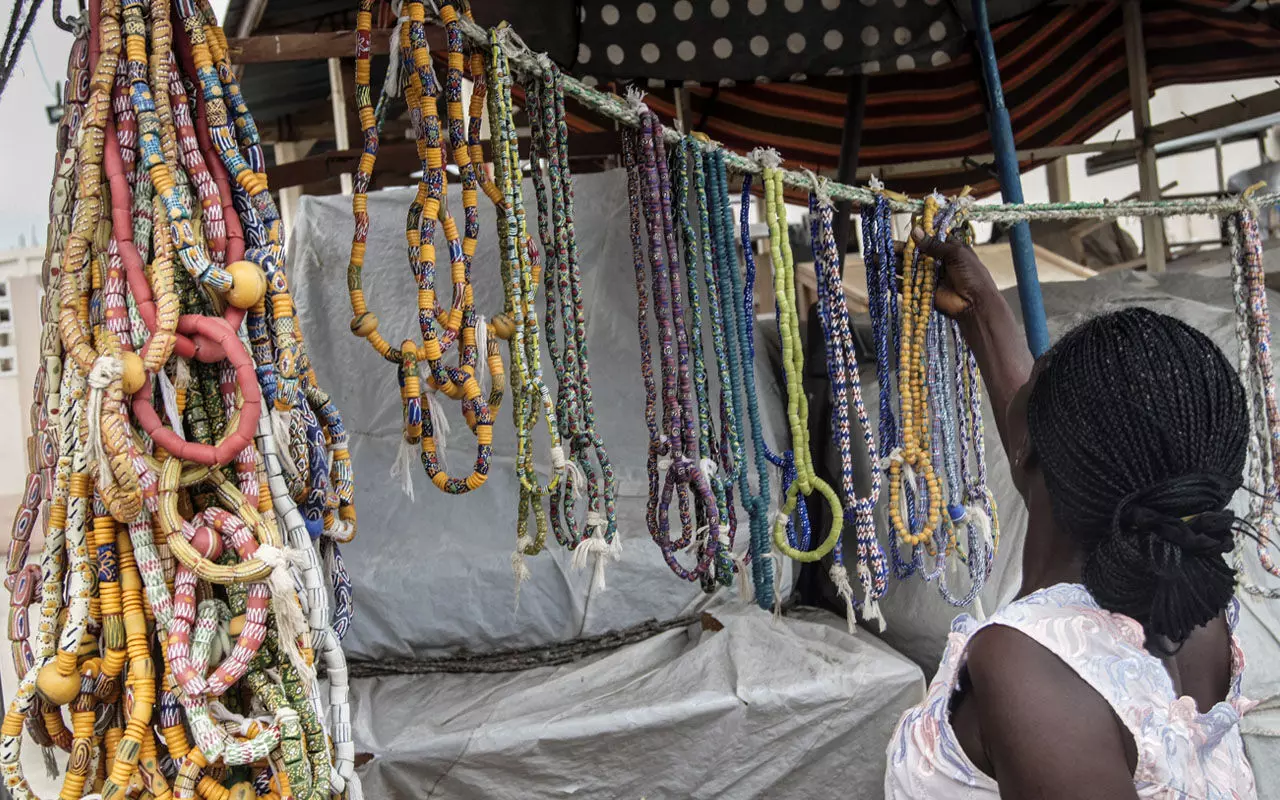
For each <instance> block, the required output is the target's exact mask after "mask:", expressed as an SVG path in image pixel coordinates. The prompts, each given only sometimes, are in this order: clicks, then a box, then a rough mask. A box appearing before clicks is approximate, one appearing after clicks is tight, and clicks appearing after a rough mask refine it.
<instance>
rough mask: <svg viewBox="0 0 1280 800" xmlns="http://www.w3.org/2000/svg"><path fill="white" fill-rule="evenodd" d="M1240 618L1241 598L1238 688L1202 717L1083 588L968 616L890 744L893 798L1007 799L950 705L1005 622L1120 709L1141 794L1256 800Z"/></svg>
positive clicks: (1234, 652)
mask: <svg viewBox="0 0 1280 800" xmlns="http://www.w3.org/2000/svg"><path fill="white" fill-rule="evenodd" d="M1238 618H1239V605H1238V603H1237V602H1236V601H1235V600H1234V599H1232V601H1231V605H1230V606H1229V607H1228V609H1227V624H1228V626H1229V627H1230V630H1231V683H1230V688H1229V690H1228V692H1227V699H1226V700H1224V701H1222V702H1220V703H1217V704H1216V705H1215V706H1214V707H1213V708H1211V709H1210V710H1209V711H1208V712H1207V713H1204V714H1201V713H1200V712H1199V711H1198V710H1197V708H1196V704H1195V700H1193V699H1192V698H1191V697H1177V696H1176V695H1175V694H1174V689H1173V681H1172V680H1171V679H1170V678H1169V674H1168V672H1166V671H1165V668H1164V665H1163V663H1161V661H1160V660H1159V659H1158V658H1155V657H1154V656H1152V655H1150V654H1149V653H1148V652H1147V651H1146V650H1145V649H1144V648H1143V640H1144V635H1143V631H1142V626H1141V625H1140V624H1139V623H1138V622H1137V621H1136V620H1134V619H1132V618H1130V617H1127V616H1124V615H1122V614H1113V613H1111V612H1109V611H1106V610H1104V609H1102V608H1100V607H1099V606H1098V604H1097V602H1096V601H1095V600H1094V599H1093V596H1092V595H1090V594H1089V592H1088V590H1086V589H1085V588H1084V586H1081V585H1079V584H1067V583H1063V584H1058V585H1056V586H1050V587H1049V588H1047V589H1041V590H1040V591H1037V592H1034V593H1032V594H1030V595H1028V596H1027V597H1024V598H1022V599H1021V600H1017V601H1015V602H1013V603H1011V604H1009V605H1008V606H1006V607H1005V608H1003V609H1001V610H1000V611H997V612H996V613H995V614H993V615H992V616H991V618H990V619H988V620H987V621H986V622H982V623H979V622H978V621H977V620H975V619H974V618H973V617H971V616H969V615H968V614H962V615H960V616H959V617H957V618H956V620H955V622H954V623H952V625H951V634H950V636H949V637H948V641H947V649H946V652H945V653H944V654H943V656H942V664H941V666H940V667H939V668H938V674H937V675H936V676H935V677H934V679H933V683H932V684H930V686H929V692H928V694H927V695H926V696H925V699H924V702H923V703H921V704H920V705H918V706H916V707H915V708H912V709H910V710H908V711H907V712H906V713H905V714H903V716H902V720H901V721H900V722H899V723H898V729H897V731H896V732H895V733H894V735H893V739H892V740H891V741H890V744H889V751H888V760H889V763H888V768H887V769H886V772H885V780H884V788H885V797H886V798H889V800H922V799H923V798H948V799H950V798H970V799H972V800H978V799H979V798H981V799H982V800H988V799H990V800H998V798H999V797H1000V789H999V787H998V786H997V785H996V782H995V781H994V780H992V779H991V778H990V777H989V776H988V775H986V774H985V773H984V772H982V771H981V770H980V769H978V768H977V767H975V766H974V765H973V763H972V762H971V761H970V760H969V757H968V756H967V755H966V754H965V752H964V749H963V748H962V747H961V746H960V742H959V741H958V740H957V739H956V735H955V731H954V730H952V728H951V720H950V704H951V698H952V695H953V693H954V692H955V689H956V687H957V685H958V682H959V675H960V670H961V668H962V667H963V666H964V662H965V652H966V649H967V647H968V644H969V639H970V638H971V637H972V636H973V635H974V634H975V633H977V632H978V631H979V630H981V629H982V628H984V627H986V626H987V625H1006V626H1008V627H1010V628H1014V629H1016V630H1019V631H1021V632H1022V633H1023V634H1025V635H1027V636H1029V637H1031V638H1032V639H1034V640H1035V641H1037V642H1039V643H1040V645H1041V646H1043V647H1045V648H1047V649H1048V650H1049V651H1050V652H1052V653H1054V654H1055V655H1057V656H1058V657H1059V658H1060V659H1062V661H1063V662H1065V663H1066V664H1067V665H1068V666H1069V667H1071V669H1073V670H1075V672H1076V674H1078V675H1079V676H1080V677H1081V678H1083V679H1084V681H1085V682H1086V683H1088V684H1089V685H1090V686H1092V687H1093V689H1094V690H1095V691H1097V692H1098V694H1100V695H1102V697H1103V698H1104V699H1105V700H1106V701H1107V703H1108V704H1110V706H1111V708H1112V709H1114V710H1115V712H1116V715H1117V716H1118V717H1119V719H1120V721H1121V722H1122V723H1123V724H1124V726H1125V727H1126V728H1127V729H1128V730H1129V732H1130V733H1131V734H1132V735H1133V740H1134V742H1135V744H1136V745H1137V750H1138V766H1137V769H1136V770H1135V771H1134V776H1133V782H1134V786H1135V787H1136V788H1137V790H1138V796H1139V797H1141V798H1159V800H1184V799H1185V800H1190V799H1192V798H1195V799H1196V800H1200V799H1201V798H1215V800H1216V798H1223V800H1227V799H1230V800H1254V798H1256V797H1257V790H1256V788H1255V787H1254V781H1253V770H1252V768H1251V767H1250V766H1249V762H1248V759H1247V758H1246V757H1245V753H1244V742H1243V740H1242V739H1241V736H1240V718H1241V716H1243V715H1244V714H1245V712H1247V711H1249V710H1250V709H1251V708H1253V706H1254V705H1255V703H1253V702H1251V701H1249V700H1247V699H1245V697H1244V696H1243V695H1242V694H1241V693H1240V682H1241V677H1242V675H1243V673H1244V652H1243V651H1242V650H1241V649H1240V642H1239V640H1238V639H1237V638H1236V634H1235V629H1236V623H1237V620H1238Z"/></svg>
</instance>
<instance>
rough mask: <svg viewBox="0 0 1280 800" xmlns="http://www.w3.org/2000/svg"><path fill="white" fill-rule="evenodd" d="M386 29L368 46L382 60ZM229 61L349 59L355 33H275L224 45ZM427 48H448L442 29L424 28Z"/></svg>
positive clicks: (388, 33) (386, 48) (386, 43)
mask: <svg viewBox="0 0 1280 800" xmlns="http://www.w3.org/2000/svg"><path fill="white" fill-rule="evenodd" d="M390 36H391V29H390V28H379V29H376V30H374V31H373V33H372V36H371V39H370V43H371V44H372V46H373V50H372V52H373V54H374V55H379V56H385V55H386V54H387V53H389V52H391V50H390V47H389V45H390V38H389V37H390ZM227 46H228V49H229V50H230V53H231V61H232V63H235V64H267V63H271V62H277V61H323V60H325V59H330V58H351V57H354V56H355V54H356V32H355V31H318V32H316V33H277V34H271V35H262V36H248V37H245V38H243V39H231V40H230V41H228V42H227ZM427 46H428V47H430V48H431V49H432V50H444V49H445V48H446V47H447V46H448V42H447V41H446V39H445V32H444V29H443V28H437V27H436V26H434V25H428V26H427Z"/></svg>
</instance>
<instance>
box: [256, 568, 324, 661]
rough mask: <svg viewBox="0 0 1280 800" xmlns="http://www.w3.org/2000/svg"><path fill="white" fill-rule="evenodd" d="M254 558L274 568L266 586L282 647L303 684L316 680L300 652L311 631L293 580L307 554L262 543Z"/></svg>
mask: <svg viewBox="0 0 1280 800" xmlns="http://www.w3.org/2000/svg"><path fill="white" fill-rule="evenodd" d="M254 556H255V557H257V558H258V559H259V560H261V561H262V563H264V564H266V565H267V566H269V567H271V575H270V576H269V577H268V578H267V586H268V587H269V588H270V589H271V610H272V611H273V612H274V613H275V617H276V627H277V629H278V631H279V637H278V638H279V640H280V647H281V649H282V650H284V652H285V655H286V656H287V657H288V659H289V662H290V663H291V664H293V668H294V669H295V670H297V672H298V675H300V676H301V677H302V678H303V682H304V683H306V682H309V681H311V680H314V679H315V671H314V670H313V669H312V667H311V666H310V665H309V664H307V662H306V659H304V658H303V657H302V651H301V650H299V649H298V637H299V636H301V635H302V634H303V633H307V632H309V631H310V630H311V628H310V626H309V625H308V624H307V618H306V617H305V616H303V614H302V605H301V603H300V601H299V600H298V590H297V585H296V584H295V583H294V580H293V568H295V567H296V568H298V569H302V568H303V567H304V566H305V565H306V563H307V559H306V554H304V553H302V552H299V551H297V550H294V549H292V548H281V547H276V546H275V545H270V544H263V545H259V546H258V550H257V552H256V553H254Z"/></svg>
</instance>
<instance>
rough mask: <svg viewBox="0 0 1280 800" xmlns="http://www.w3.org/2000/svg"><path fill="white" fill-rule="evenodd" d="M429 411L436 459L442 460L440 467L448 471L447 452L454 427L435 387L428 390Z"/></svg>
mask: <svg viewBox="0 0 1280 800" xmlns="http://www.w3.org/2000/svg"><path fill="white" fill-rule="evenodd" d="M427 411H428V413H430V414H431V432H432V433H433V434H434V435H433V436H432V438H433V439H435V442H436V460H437V461H439V462H440V469H442V470H444V471H446V472H448V471H449V464H448V462H447V461H446V460H445V454H446V452H447V451H448V450H449V434H451V433H452V432H453V427H452V426H451V425H450V424H449V416H448V415H447V414H445V413H444V404H443V403H441V402H440V396H439V393H437V392H436V391H435V390H434V389H429V390H428V391H427Z"/></svg>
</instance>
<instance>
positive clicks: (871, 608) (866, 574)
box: [858, 561, 884, 633]
mask: <svg viewBox="0 0 1280 800" xmlns="http://www.w3.org/2000/svg"><path fill="white" fill-rule="evenodd" d="M858 582H859V583H861V584H862V588H863V591H864V592H865V593H866V599H865V600H863V602H862V618H863V619H865V620H866V621H867V622H874V623H875V624H876V630H877V631H879V632H880V633H884V616H883V615H882V614H881V613H880V601H879V600H877V599H876V598H875V592H874V589H873V587H874V586H875V578H874V577H873V576H872V575H871V567H869V566H867V564H866V562H864V561H859V562H858Z"/></svg>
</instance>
